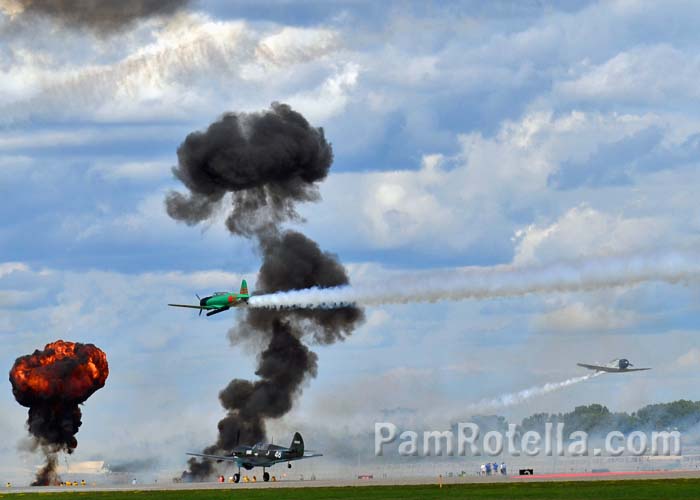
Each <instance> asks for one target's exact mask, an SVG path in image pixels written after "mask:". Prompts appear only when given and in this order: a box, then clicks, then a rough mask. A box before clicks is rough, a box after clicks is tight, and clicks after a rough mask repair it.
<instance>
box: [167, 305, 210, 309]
mask: <svg viewBox="0 0 700 500" xmlns="http://www.w3.org/2000/svg"><path fill="white" fill-rule="evenodd" d="M168 305H169V306H171V307H189V308H190V309H204V310H207V309H213V308H212V307H211V306H191V305H189V304H168Z"/></svg>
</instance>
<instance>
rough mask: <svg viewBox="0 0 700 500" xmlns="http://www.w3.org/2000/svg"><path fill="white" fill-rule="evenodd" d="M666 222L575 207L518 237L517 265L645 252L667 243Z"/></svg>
mask: <svg viewBox="0 0 700 500" xmlns="http://www.w3.org/2000/svg"><path fill="white" fill-rule="evenodd" d="M669 229H670V228H669V226H668V225H667V224H666V221H664V220H663V219H660V218H656V217H653V216H649V217H636V218H625V217H623V216H621V215H617V216H615V215H610V214H607V213H602V212H600V211H598V210H595V209H593V208H591V207H589V206H587V205H580V206H578V207H574V208H572V209H570V210H569V211H567V212H566V213H564V214H563V215H562V216H561V217H560V218H559V219H557V221H556V222H554V223H552V224H550V225H548V226H545V227H538V226H536V225H530V226H528V227H526V228H524V229H521V230H518V231H517V232H516V233H515V240H516V249H515V256H514V258H513V261H514V263H515V264H523V265H526V264H532V263H535V262H543V261H555V260H562V259H578V258H583V257H592V256H606V255H615V254H624V253H633V252H644V251H645V250H650V249H653V248H655V247H657V246H658V245H659V240H660V239H661V240H665V239H667V238H666V237H665V233H666V231H667V230H669Z"/></svg>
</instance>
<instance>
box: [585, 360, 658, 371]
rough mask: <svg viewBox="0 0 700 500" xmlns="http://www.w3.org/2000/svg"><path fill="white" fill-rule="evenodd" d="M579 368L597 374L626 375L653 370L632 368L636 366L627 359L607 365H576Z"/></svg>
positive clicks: (613, 361)
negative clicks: (626, 373) (627, 373)
mask: <svg viewBox="0 0 700 500" xmlns="http://www.w3.org/2000/svg"><path fill="white" fill-rule="evenodd" d="M576 364H577V365H578V366H582V367H584V368H588V369H589V370H595V371H597V372H606V373H625V372H641V371H644V370H651V368H630V366H634V365H633V364H632V363H630V362H629V360H627V359H624V358H622V359H613V360H612V361H611V362H609V363H608V364H607V365H587V364H585V363H576Z"/></svg>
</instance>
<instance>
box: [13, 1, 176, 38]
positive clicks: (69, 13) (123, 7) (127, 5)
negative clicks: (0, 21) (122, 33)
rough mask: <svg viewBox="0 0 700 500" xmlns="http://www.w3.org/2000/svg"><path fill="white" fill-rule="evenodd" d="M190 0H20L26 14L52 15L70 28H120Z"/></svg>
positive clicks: (167, 11)
mask: <svg viewBox="0 0 700 500" xmlns="http://www.w3.org/2000/svg"><path fill="white" fill-rule="evenodd" d="M188 1H189V0H119V1H110V0H20V5H21V7H22V9H23V11H22V16H26V15H38V16H42V17H49V18H51V19H54V20H56V21H58V22H60V23H62V24H65V25H66V26H68V27H70V28H83V27H84V28H89V29H92V30H95V31H97V32H103V33H104V32H115V31H119V30H121V29H123V28H125V27H127V26H129V25H130V24H132V23H134V22H135V21H137V20H139V19H144V18H148V17H154V16H165V15H171V14H173V13H174V12H176V11H177V10H179V9H181V8H182V7H184V6H185V5H186V4H187V3H188Z"/></svg>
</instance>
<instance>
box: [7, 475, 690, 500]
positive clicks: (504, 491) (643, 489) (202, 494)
mask: <svg viewBox="0 0 700 500" xmlns="http://www.w3.org/2000/svg"><path fill="white" fill-rule="evenodd" d="M232 497H233V498H244V499H253V500H265V499H275V500H287V499H289V500H292V499H294V500H296V499H302V500H321V499H324V500H325V499H345V498H352V499H387V500H413V499H415V500H423V499H431V498H467V499H475V500H478V499H490V500H495V499H499V500H500V499H503V500H517V499H520V498H526V499H564V500H577V499H581V500H584V499H585V500H589V499H595V500H606V499H623V498H624V499H634V500H647V499H648V500H663V499H674V500H676V499H684V498H694V499H700V479H645V480H624V481H577V482H555V481H551V482H532V483H500V484H473V483H472V484H452V485H445V486H443V487H442V489H440V488H439V487H438V486H437V485H420V486H364V487H342V488H270V489H252V490H251V489H239V490H236V489H235V487H234V488H231V489H230V490H187V491H183V490H180V491H177V490H171V491H119V492H97V491H89V490H87V491H86V490H78V491H75V492H62V493H39V492H37V493H33V492H32V493H24V494H23V493H18V494H7V493H0V498H2V499H7V500H12V499H19V498H21V499H23V500H30V499H43V500H63V499H69V498H73V499H74V498H85V499H93V498H94V499H97V500H126V499H130V500H134V499H138V500H161V499H163V500H176V499H177V500H179V499H184V500H219V499H226V498H232Z"/></svg>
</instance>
